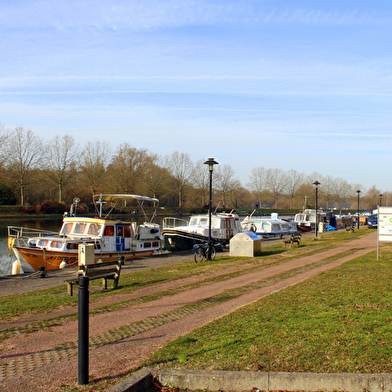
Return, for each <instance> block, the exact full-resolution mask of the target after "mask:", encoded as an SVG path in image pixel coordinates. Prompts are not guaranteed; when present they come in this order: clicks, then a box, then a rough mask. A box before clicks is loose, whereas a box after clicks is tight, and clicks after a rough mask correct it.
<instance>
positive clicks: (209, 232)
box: [207, 170, 212, 260]
mask: <svg viewBox="0 0 392 392" xmlns="http://www.w3.org/2000/svg"><path fill="white" fill-rule="evenodd" d="M211 209H212V170H210V202H209V204H208V253H207V259H208V260H211Z"/></svg>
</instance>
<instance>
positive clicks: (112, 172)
mask: <svg viewBox="0 0 392 392" xmlns="http://www.w3.org/2000/svg"><path fill="white" fill-rule="evenodd" d="M316 180H317V181H318V182H320V185H319V186H318V205H319V206H320V207H321V208H324V209H330V208H336V209H346V208H350V209H356V208H357V206H358V192H357V191H358V190H360V191H361V193H360V194H359V195H360V198H359V199H360V209H361V210H364V209H370V210H371V209H374V208H376V206H377V205H379V204H381V205H387V204H388V199H390V193H389V192H384V193H383V194H382V195H381V191H380V190H379V189H377V188H376V186H375V185H374V186H372V187H371V188H370V189H368V190H366V189H364V188H363V187H362V186H361V185H359V184H349V183H347V181H345V180H343V179H341V178H333V177H331V176H323V175H320V174H319V173H311V174H305V173H300V172H297V171H296V170H294V169H292V170H288V171H284V170H282V169H279V168H267V167H264V166H259V167H255V168H253V169H252V170H251V171H250V173H249V178H248V181H247V182H246V184H242V183H241V181H240V180H239V179H238V178H237V177H236V175H235V172H234V170H233V168H232V167H231V166H230V165H228V164H219V165H215V167H214V172H213V204H214V205H220V207H221V208H225V209H233V208H235V209H236V208H237V209H238V208H242V209H252V208H259V209H264V208H294V209H302V208H314V206H315V185H313V183H314V182H315V181H316ZM7 192H8V194H9V193H11V194H13V195H14V199H15V202H16V203H19V204H20V205H26V204H33V203H42V201H43V200H57V201H58V202H63V203H65V204H70V203H71V202H72V200H73V199H74V197H78V198H79V199H81V201H82V202H84V203H86V204H89V203H91V201H92V196H93V195H94V194H98V193H130V194H141V195H146V196H150V197H155V198H158V199H159V200H160V202H161V205H164V206H165V205H166V206H170V207H178V208H200V207H204V206H205V205H207V204H208V202H209V171H208V167H207V165H205V164H204V160H203V159H200V160H198V161H196V162H193V161H192V160H191V158H190V155H189V154H187V153H181V152H178V151H175V152H173V153H171V154H169V155H167V156H159V155H157V154H154V153H152V152H150V151H148V150H147V149H137V148H135V147H132V146H131V145H130V144H129V143H127V142H124V143H122V144H121V145H120V146H118V147H117V148H116V149H114V150H113V148H112V147H111V146H110V145H109V144H108V143H106V142H102V141H89V142H87V143H86V144H85V145H84V146H80V144H78V143H77V142H76V141H75V138H74V137H73V136H72V135H69V134H66V135H63V136H59V135H56V136H54V137H53V138H51V139H50V140H47V141H44V140H42V139H41V138H40V137H39V136H38V135H36V134H35V133H34V132H33V131H32V130H31V129H26V128H24V127H22V126H20V127H17V128H15V129H13V130H9V129H6V128H5V126H4V125H1V124H0V203H3V204H7V203H4V197H2V196H4V195H5V194H6V193H7ZM10 199H12V198H8V199H7V200H10ZM390 200H392V199H390Z"/></svg>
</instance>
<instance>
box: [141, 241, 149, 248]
mask: <svg viewBox="0 0 392 392" xmlns="http://www.w3.org/2000/svg"><path fill="white" fill-rule="evenodd" d="M143 248H151V242H145V243H144V244H143Z"/></svg>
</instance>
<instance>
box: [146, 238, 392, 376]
mask: <svg viewBox="0 0 392 392" xmlns="http://www.w3.org/2000/svg"><path fill="white" fill-rule="evenodd" d="M381 255H382V256H381V257H380V260H379V261H377V260H376V253H375V252H372V253H370V254H368V255H366V256H363V257H360V258H357V259H355V260H353V261H351V262H347V263H345V264H344V265H342V266H341V267H338V268H335V269H332V270H330V271H328V272H325V273H323V274H320V275H318V276H316V277H314V278H311V279H308V280H307V281H305V282H303V283H301V284H298V285H296V286H292V287H289V288H287V289H285V290H282V291H280V292H278V293H275V294H273V295H270V296H268V297H266V298H263V299H261V300H259V301H257V302H256V303H253V304H252V305H249V306H246V307H244V308H241V309H240V310H239V311H237V312H234V313H232V314H230V315H228V316H226V317H224V318H221V319H218V320H216V321H214V322H212V323H210V324H209V325H207V326H204V327H202V328H199V329H197V330H195V331H193V332H192V333H190V334H188V335H186V336H183V337H181V338H179V339H177V340H175V341H173V342H171V343H170V344H168V345H167V346H165V347H164V348H163V349H162V350H160V351H159V352H157V353H156V354H154V355H152V356H151V358H150V359H149V360H148V361H146V362H145V363H144V364H143V365H144V366H160V367H170V368H192V369H210V370H212V369H215V370H261V371H279V372H333V373H339V372H350V373H356V372H361V373H392V347H391V345H390V342H391V341H392V325H391V321H392V309H391V304H392V290H391V289H390V282H391V281H392V265H391V264H390V262H391V261H390V260H392V247H391V246H390V245H387V246H386V247H384V248H383V249H382V251H381Z"/></svg>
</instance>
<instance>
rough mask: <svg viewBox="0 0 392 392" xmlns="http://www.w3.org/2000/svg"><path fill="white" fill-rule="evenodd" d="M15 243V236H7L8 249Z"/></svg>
mask: <svg viewBox="0 0 392 392" xmlns="http://www.w3.org/2000/svg"><path fill="white" fill-rule="evenodd" d="M14 244H15V238H13V237H8V249H10V250H11V249H12V248H13V247H14Z"/></svg>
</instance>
